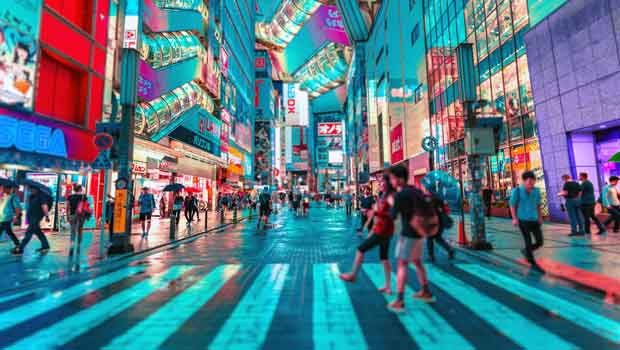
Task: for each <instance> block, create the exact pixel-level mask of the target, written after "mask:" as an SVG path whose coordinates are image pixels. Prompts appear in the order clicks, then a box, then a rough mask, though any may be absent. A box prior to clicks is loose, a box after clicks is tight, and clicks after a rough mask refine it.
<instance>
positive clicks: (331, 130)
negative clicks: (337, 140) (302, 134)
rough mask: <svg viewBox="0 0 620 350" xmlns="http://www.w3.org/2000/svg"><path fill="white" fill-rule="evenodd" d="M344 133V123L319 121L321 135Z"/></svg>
mask: <svg viewBox="0 0 620 350" xmlns="http://www.w3.org/2000/svg"><path fill="white" fill-rule="evenodd" d="M339 135H342V123H319V136H339Z"/></svg>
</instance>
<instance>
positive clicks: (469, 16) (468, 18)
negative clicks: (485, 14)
mask: <svg viewBox="0 0 620 350" xmlns="http://www.w3.org/2000/svg"><path fill="white" fill-rule="evenodd" d="M464 13H465V28H466V29H467V36H470V35H471V33H473V32H474V29H476V21H475V16H474V10H473V1H469V2H468V3H467V5H466V6H465V12H464Z"/></svg>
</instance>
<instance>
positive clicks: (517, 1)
mask: <svg viewBox="0 0 620 350" xmlns="http://www.w3.org/2000/svg"><path fill="white" fill-rule="evenodd" d="M512 16H513V18H514V21H513V22H514V27H515V30H514V31H515V33H516V32H518V31H519V30H520V29H521V28H523V27H525V26H526V25H527V22H528V15H527V0H512Z"/></svg>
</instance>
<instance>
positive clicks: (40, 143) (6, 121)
mask: <svg viewBox="0 0 620 350" xmlns="http://www.w3.org/2000/svg"><path fill="white" fill-rule="evenodd" d="M11 147H15V148H17V149H18V150H20V151H24V152H33V153H40V154H47V155H51V156H56V157H61V158H67V144H66V140H65V134H64V132H63V131H62V130H60V129H52V128H50V127H49V126H45V125H38V124H34V123H31V122H27V121H25V120H17V119H14V118H12V117H9V116H3V115H0V148H11Z"/></svg>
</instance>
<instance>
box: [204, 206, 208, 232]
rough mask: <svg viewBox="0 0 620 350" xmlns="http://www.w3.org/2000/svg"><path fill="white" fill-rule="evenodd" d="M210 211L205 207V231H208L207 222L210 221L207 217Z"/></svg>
mask: <svg viewBox="0 0 620 350" xmlns="http://www.w3.org/2000/svg"><path fill="white" fill-rule="evenodd" d="M208 212H209V209H205V232H206V231H207V222H208V221H209V220H208V217H207V213H208Z"/></svg>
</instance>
